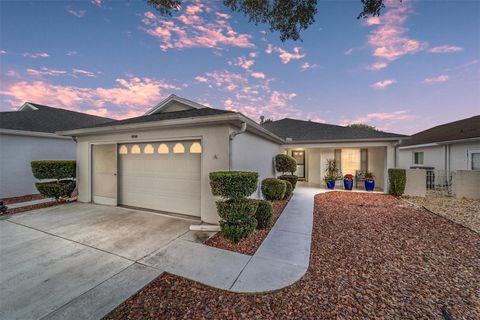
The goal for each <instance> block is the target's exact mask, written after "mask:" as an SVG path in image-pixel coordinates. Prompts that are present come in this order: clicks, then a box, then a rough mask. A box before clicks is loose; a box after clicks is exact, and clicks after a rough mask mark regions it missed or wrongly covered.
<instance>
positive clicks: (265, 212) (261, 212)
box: [255, 200, 273, 229]
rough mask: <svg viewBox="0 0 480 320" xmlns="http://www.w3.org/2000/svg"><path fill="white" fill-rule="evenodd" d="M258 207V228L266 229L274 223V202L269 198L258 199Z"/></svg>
mask: <svg viewBox="0 0 480 320" xmlns="http://www.w3.org/2000/svg"><path fill="white" fill-rule="evenodd" d="M257 202H258V208H257V211H256V212H255V219H257V229H266V228H268V227H270V226H271V225H272V211H273V208H272V204H271V203H270V201H267V200H257Z"/></svg>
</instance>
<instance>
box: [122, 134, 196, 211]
mask: <svg viewBox="0 0 480 320" xmlns="http://www.w3.org/2000/svg"><path fill="white" fill-rule="evenodd" d="M191 143H194V141H192V142H182V144H184V146H185V153H177V154H175V153H173V146H174V145H175V144H176V142H169V143H165V142H162V144H167V145H169V153H168V154H159V153H158V146H159V145H160V143H155V142H151V143H147V144H151V145H152V146H153V149H154V150H155V152H154V153H148V154H145V153H143V151H144V150H145V145H146V144H136V146H138V147H139V148H140V150H141V152H140V153H135V154H132V153H131V152H128V153H127V154H119V164H120V166H119V167H120V170H119V185H120V203H121V204H123V205H129V206H134V207H140V208H147V209H154V210H160V211H166V212H174V213H181V214H188V215H194V216H200V185H201V176H200V172H201V168H200V167H201V154H200V153H190V152H189V146H190V145H191ZM197 143H199V141H197ZM125 146H126V147H127V148H126V149H127V150H129V151H130V150H132V148H133V144H132V145H129V144H126V145H125ZM149 149H150V150H151V148H149ZM119 150H120V149H119ZM124 150H125V149H124ZM136 150H137V151H138V148H137V149H136Z"/></svg>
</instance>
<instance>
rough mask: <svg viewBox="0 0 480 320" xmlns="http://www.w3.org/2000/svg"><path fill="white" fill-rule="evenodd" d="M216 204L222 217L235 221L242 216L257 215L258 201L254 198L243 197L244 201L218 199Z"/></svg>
mask: <svg viewBox="0 0 480 320" xmlns="http://www.w3.org/2000/svg"><path fill="white" fill-rule="evenodd" d="M216 205H217V212H218V215H219V216H220V218H222V219H223V220H227V221H235V220H238V219H241V217H242V216H253V215H255V211H256V210H257V207H258V202H257V201H256V200H254V199H243V200H242V201H233V200H218V201H217V202H216Z"/></svg>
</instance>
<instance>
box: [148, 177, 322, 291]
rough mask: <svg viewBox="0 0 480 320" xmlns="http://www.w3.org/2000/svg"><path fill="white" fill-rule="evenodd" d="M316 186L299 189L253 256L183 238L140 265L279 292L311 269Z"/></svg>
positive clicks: (223, 285) (228, 286)
mask: <svg viewBox="0 0 480 320" xmlns="http://www.w3.org/2000/svg"><path fill="white" fill-rule="evenodd" d="M318 192H319V189H317V188H308V187H298V188H297V189H296V190H295V193H294V196H293V197H292V199H291V200H290V202H289V203H288V205H287V207H286V208H285V210H284V211H283V213H282V215H281V216H280V218H279V219H278V221H277V222H276V224H275V225H274V227H273V228H272V229H271V230H270V233H269V234H268V236H267V237H266V238H265V240H264V242H263V243H262V245H261V246H260V248H258V250H257V252H256V253H255V254H254V255H253V256H249V255H244V254H240V253H235V252H231V251H227V250H222V249H218V248H214V247H209V246H206V245H203V244H199V243H194V242H191V241H188V240H184V239H182V238H179V239H176V240H175V241H173V242H172V243H171V244H170V245H169V246H168V247H166V248H163V249H161V250H159V251H157V252H154V253H153V254H151V255H149V256H147V257H145V258H144V259H142V260H141V261H139V262H140V263H141V264H144V265H147V266H150V267H154V268H158V269H161V270H164V271H166V272H168V273H171V274H175V275H179V276H182V277H185V278H188V279H191V280H194V281H198V282H200V283H203V284H205V285H208V286H212V287H215V288H219V289H223V290H228V291H233V292H264V291H271V290H278V289H281V288H284V287H286V286H289V285H291V284H293V283H295V282H296V281H297V280H299V279H300V278H301V277H302V276H303V275H304V274H305V272H306V271H307V269H308V265H309V261H310V244H311V235H312V225H313V201H314V199H313V197H314V195H315V194H317V193H318Z"/></svg>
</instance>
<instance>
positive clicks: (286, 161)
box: [275, 154, 297, 174]
mask: <svg viewBox="0 0 480 320" xmlns="http://www.w3.org/2000/svg"><path fill="white" fill-rule="evenodd" d="M275 169H277V171H279V172H284V173H285V172H290V173H291V174H293V173H294V172H295V171H296V170H297V161H296V160H295V159H294V158H293V157H291V156H289V155H286V154H277V155H276V156H275Z"/></svg>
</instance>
